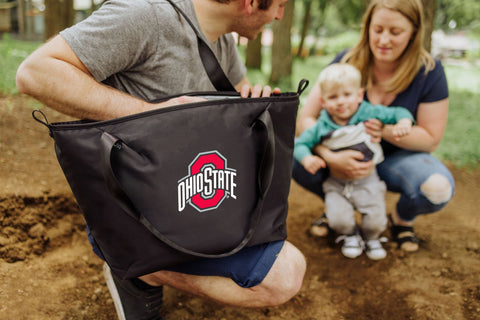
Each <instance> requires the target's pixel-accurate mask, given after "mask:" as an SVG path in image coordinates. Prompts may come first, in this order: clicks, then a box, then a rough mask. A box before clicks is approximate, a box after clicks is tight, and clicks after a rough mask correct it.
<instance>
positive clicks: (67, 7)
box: [44, 0, 74, 40]
mask: <svg viewBox="0 0 480 320" xmlns="http://www.w3.org/2000/svg"><path fill="white" fill-rule="evenodd" d="M73 19H74V10H73V0H45V34H44V38H45V40H48V39H50V38H51V37H53V36H55V35H56V34H57V33H58V32H60V31H62V30H63V29H65V28H68V27H70V26H71V25H73Z"/></svg>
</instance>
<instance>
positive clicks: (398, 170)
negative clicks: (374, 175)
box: [293, 0, 454, 251]
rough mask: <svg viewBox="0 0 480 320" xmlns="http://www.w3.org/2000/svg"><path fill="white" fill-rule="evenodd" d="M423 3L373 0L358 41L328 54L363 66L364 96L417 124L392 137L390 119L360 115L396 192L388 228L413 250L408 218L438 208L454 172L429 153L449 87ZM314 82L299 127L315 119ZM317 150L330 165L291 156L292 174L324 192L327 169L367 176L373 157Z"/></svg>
mask: <svg viewBox="0 0 480 320" xmlns="http://www.w3.org/2000/svg"><path fill="white" fill-rule="evenodd" d="M423 33H424V21H423V8H422V3H421V1H420V0H373V1H372V2H371V3H370V6H369V7H368V9H367V11H366V13H365V15H364V20H363V29H362V35H361V39H360V41H359V42H358V43H357V45H356V46H355V47H353V48H352V49H350V50H347V51H345V52H342V53H340V54H339V55H338V56H337V57H336V58H335V59H334V62H347V63H350V64H352V65H354V66H355V67H357V68H358V69H359V70H360V71H361V73H362V81H363V83H362V85H363V86H364V87H365V96H364V99H365V100H367V101H369V102H370V103H371V104H374V105H375V104H382V105H385V106H393V105H395V106H402V107H405V108H407V109H408V110H409V111H410V112H411V113H412V114H413V116H414V118H415V121H416V126H415V127H413V128H412V131H411V133H410V134H409V135H408V136H405V137H402V138H401V139H399V140H397V139H395V138H394V135H393V132H392V125H385V126H383V125H382V124H381V123H380V122H379V121H377V120H369V121H368V122H366V124H365V126H366V127H367V132H368V133H370V135H371V136H372V139H373V140H377V141H378V140H380V139H382V147H383V150H384V154H385V160H384V161H383V162H382V163H381V164H379V165H378V166H377V171H378V174H379V176H380V178H381V179H382V180H383V181H385V183H386V185H387V188H388V190H390V191H393V192H398V193H400V199H399V201H398V203H397V204H396V207H395V209H394V210H393V212H392V213H391V220H392V221H391V222H392V226H391V235H392V238H393V239H394V240H395V241H396V242H397V243H398V246H399V247H400V248H401V249H402V250H405V251H417V250H418V248H419V245H418V243H419V241H418V238H417V236H416V234H415V232H414V229H413V222H414V220H415V218H416V217H417V216H418V215H420V214H428V213H433V212H437V211H439V210H440V209H442V208H443V207H444V206H445V205H446V204H447V203H448V202H449V200H450V199H451V197H452V196H453V193H454V180H453V177H452V175H451V173H450V172H449V170H448V169H447V168H446V167H445V166H444V165H443V164H442V163H441V162H440V161H439V160H438V159H436V158H435V157H433V156H432V155H431V154H430V153H431V152H432V151H434V150H435V149H436V148H437V146H438V144H439V143H440V141H441V139H442V136H443V133H444V131H445V127H446V123H447V115H448V87H447V81H446V77H445V73H444V70H443V67H442V65H441V63H440V61H437V60H434V59H432V57H431V56H430V55H429V54H428V52H427V51H426V50H425V49H424V47H423ZM320 91H321V90H320V87H319V86H315V87H314V88H313V89H312V91H311V93H310V94H309V96H308V98H307V100H306V102H305V104H304V106H303V108H302V110H301V112H300V114H299V119H298V124H297V126H298V130H299V132H303V131H304V130H305V129H307V128H309V127H311V126H312V125H314V124H315V122H316V120H317V118H318V116H319V115H320V111H321V110H322V107H321V105H320V102H319V101H320V97H321V92H320ZM315 152H316V153H317V154H318V155H319V156H321V157H322V158H323V160H324V161H325V162H326V163H327V168H328V170H326V169H324V170H319V171H318V172H317V173H316V174H315V175H312V174H310V173H308V172H307V171H306V170H305V169H304V168H303V167H302V166H301V165H300V164H299V163H298V162H295V163H294V168H293V177H294V179H295V180H296V181H297V182H298V183H299V184H300V185H302V186H303V187H305V188H306V189H308V190H310V191H312V192H315V193H316V194H318V195H319V196H321V197H322V198H323V190H322V182H323V181H324V180H325V178H326V176H327V175H328V174H329V172H334V173H335V176H343V177H344V178H345V179H359V178H361V177H364V176H366V174H368V172H370V171H371V167H372V166H373V165H374V164H373V163H372V161H366V162H365V161H361V160H362V159H363V155H362V154H361V153H359V152H356V151H353V150H346V151H341V152H332V151H330V150H329V149H328V148H325V147H322V146H318V147H317V148H316V149H315ZM326 226H327V223H326V218H325V217H324V216H323V217H321V218H319V219H317V220H315V221H314V222H313V223H312V226H311V232H312V233H313V234H316V235H325V234H326Z"/></svg>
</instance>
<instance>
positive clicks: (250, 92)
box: [240, 83, 280, 98]
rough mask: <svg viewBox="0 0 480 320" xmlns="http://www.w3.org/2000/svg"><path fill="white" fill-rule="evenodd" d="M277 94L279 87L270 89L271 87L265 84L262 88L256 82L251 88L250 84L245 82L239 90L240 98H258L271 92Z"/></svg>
mask: <svg viewBox="0 0 480 320" xmlns="http://www.w3.org/2000/svg"><path fill="white" fill-rule="evenodd" d="M272 93H273V94H279V93H280V89H279V88H275V89H273V91H272V88H271V87H270V86H265V87H263V88H262V86H261V85H260V84H256V85H255V86H253V88H252V87H251V86H250V84H248V83H246V84H244V85H243V86H242V89H241V90H240V96H241V97H242V98H248V97H250V98H258V97H270V95H271V94H272Z"/></svg>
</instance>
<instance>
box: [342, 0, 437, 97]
mask: <svg viewBox="0 0 480 320" xmlns="http://www.w3.org/2000/svg"><path fill="white" fill-rule="evenodd" d="M381 8H386V9H390V10H393V11H397V12H399V13H400V14H402V15H403V16H404V17H405V18H407V19H408V20H409V21H410V22H411V23H412V25H413V34H412V38H411V39H410V42H409V44H408V45H407V47H406V48H405V51H404V52H403V53H402V55H401V56H400V58H399V65H398V68H397V69H396V70H395V73H394V75H393V77H392V78H391V79H390V80H389V81H388V82H387V83H385V87H384V89H385V90H386V91H387V92H389V93H395V94H398V93H400V92H402V91H403V90H405V89H406V88H407V87H408V86H409V85H410V83H411V82H412V80H413V78H415V76H416V74H417V73H418V71H419V70H420V68H421V67H422V66H425V73H427V72H428V71H430V70H432V69H433V68H434V67H435V61H434V60H433V59H432V57H431V56H430V54H429V53H428V52H427V51H426V50H425V48H424V46H423V38H424V28H425V27H424V17H423V5H422V3H421V0H372V1H371V3H370V5H369V7H368V8H367V11H366V12H365V15H364V16H363V27H362V36H361V39H360V41H359V42H358V43H357V45H356V46H355V47H353V48H352V49H351V50H350V51H349V52H347V53H346V54H345V56H344V57H343V58H342V62H348V63H350V64H352V65H354V66H356V67H357V68H358V69H359V70H360V72H361V73H362V75H363V80H362V85H363V86H364V87H365V88H366V89H367V90H368V89H369V88H371V86H372V85H373V83H374V81H375V79H374V75H373V55H372V52H371V50H370V46H369V29H370V23H371V21H372V16H373V14H374V13H375V11H376V10H378V9H381Z"/></svg>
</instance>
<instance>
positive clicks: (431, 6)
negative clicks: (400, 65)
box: [422, 0, 437, 52]
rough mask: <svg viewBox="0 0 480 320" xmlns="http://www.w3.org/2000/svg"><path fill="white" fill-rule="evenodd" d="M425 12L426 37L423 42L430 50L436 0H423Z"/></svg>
mask: <svg viewBox="0 0 480 320" xmlns="http://www.w3.org/2000/svg"><path fill="white" fill-rule="evenodd" d="M422 2H423V8H424V14H425V37H424V39H423V44H424V46H425V49H426V50H427V51H429V52H430V49H431V48H432V32H433V23H434V18H435V9H436V7H437V5H436V0H422Z"/></svg>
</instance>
